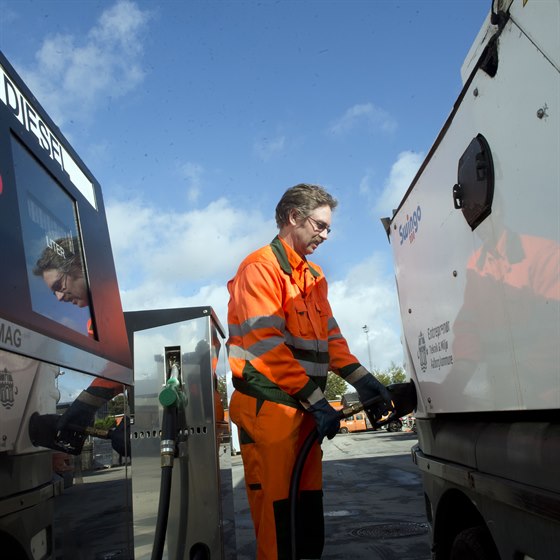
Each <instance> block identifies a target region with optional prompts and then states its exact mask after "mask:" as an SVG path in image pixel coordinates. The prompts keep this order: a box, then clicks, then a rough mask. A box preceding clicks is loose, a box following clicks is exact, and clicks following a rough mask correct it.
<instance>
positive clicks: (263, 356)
mask: <svg viewBox="0 0 560 560" xmlns="http://www.w3.org/2000/svg"><path fill="white" fill-rule="evenodd" d="M228 290H229V292H230V302H229V306H228V327H229V339H228V342H227V348H228V357H229V362H230V366H231V369H232V378H233V385H234V387H235V388H236V391H235V392H234V394H233V396H232V399H231V403H230V415H231V419H232V421H233V422H235V423H236V424H237V425H238V426H239V428H240V443H241V454H242V457H243V464H244V469H245V477H246V485H247V493H248V496H249V503H250V506H251V514H252V517H253V522H254V524H255V529H256V531H257V549H258V553H257V558H258V560H264V559H266V560H277V559H280V560H282V559H284V558H289V557H290V539H289V531H287V529H286V528H287V527H288V528H289V504H288V496H289V483H290V478H291V473H292V469H293V466H294V463H295V459H296V457H297V454H298V452H299V449H300V448H301V445H302V444H303V442H304V440H305V438H306V436H307V435H308V434H309V432H310V431H311V430H312V429H314V428H315V424H314V420H313V417H312V416H311V415H310V414H306V413H305V412H304V410H303V407H302V404H301V402H302V401H303V402H304V403H305V402H307V403H310V404H312V403H313V402H315V401H313V399H318V398H321V397H324V395H323V393H322V390H324V388H325V385H326V380H327V373H328V371H329V369H330V370H333V371H335V372H336V373H339V374H340V375H341V376H342V377H347V376H348V375H350V374H351V373H352V372H353V371H354V370H355V369H356V368H358V367H359V363H358V360H357V359H356V357H355V356H353V355H352V354H351V353H350V351H349V349H348V344H347V342H346V340H345V339H344V337H343V336H342V335H341V333H340V329H339V327H338V325H337V323H336V321H335V320H334V317H333V316H332V311H331V308H330V305H329V302H328V299H327V293H328V288H327V282H326V279H325V277H324V275H323V273H322V271H321V269H320V268H319V267H317V266H316V265H314V264H310V263H308V262H307V260H306V259H302V258H301V257H300V256H299V255H298V254H297V253H295V251H293V249H291V248H290V247H289V246H287V245H286V244H285V243H284V242H283V241H282V240H281V239H280V238H278V237H276V238H275V239H274V240H273V242H272V243H271V244H270V245H268V246H266V247H263V248H261V249H259V250H258V251H256V252H254V253H252V254H251V255H249V256H248V257H247V258H246V259H245V260H244V261H243V262H242V263H241V265H240V267H239V270H238V272H237V274H236V276H235V277H234V278H233V279H232V280H230V282H229V283H228ZM300 489H301V490H302V494H301V495H302V496H305V498H302V503H300V504H299V508H300V509H299V514H300V515H299V517H300V518H303V519H305V521H306V522H307V525H306V527H305V528H302V532H300V534H301V536H302V539H303V541H305V542H308V543H309V545H310V549H309V550H307V551H306V553H305V554H303V553H302V556H303V557H306V558H319V557H320V554H321V550H322V547H323V512H322V470H321V452H320V446H319V445H318V444H317V445H315V446H314V447H313V449H312V451H311V453H310V455H309V457H308V461H307V463H306V466H305V473H304V476H303V478H302V482H301V485H300Z"/></svg>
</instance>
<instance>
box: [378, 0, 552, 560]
mask: <svg viewBox="0 0 560 560" xmlns="http://www.w3.org/2000/svg"><path fill="white" fill-rule="evenodd" d="M559 67H560V2H558V1H557V0H554V1H552V0H551V1H535V0H513V1H511V0H498V1H494V2H493V3H492V5H491V9H490V13H489V15H488V17H487V19H486V21H485V23H484V24H483V26H482V28H481V30H480V32H479V34H478V36H477V37H476V39H475V40H474V43H473V45H472V47H471V49H470V51H469V53H468V54H467V57H466V59H465V62H464V64H463V66H462V68H461V76H462V81H463V86H462V90H461V92H460V94H459V96H458V99H457V101H456V103H455V104H454V106H453V107H452V110H451V111H450V114H449V117H448V118H447V120H446V122H445V123H444V125H443V127H442V129H441V132H440V133H439V135H438V136H437V138H436V140H435V142H434V144H433V146H432V148H431V149H430V151H429V153H428V154H427V156H426V158H425V160H424V162H423V163H422V165H421V166H420V169H419V171H418V172H417V174H416V176H415V177H414V179H413V181H412V183H411V184H410V186H409V188H408V190H407V192H406V194H405V195H404V197H403V199H402V201H401V202H400V204H399V205H398V207H397V209H396V210H394V211H393V215H392V216H391V217H389V218H385V219H383V220H382V222H383V225H384V227H385V230H386V233H387V235H388V237H389V241H390V244H391V248H392V253H393V260H394V268H395V278H396V284H397V292H398V299H399V307H400V316H401V322H402V340H403V347H404V355H405V362H406V368H407V371H408V372H409V373H410V375H411V378H412V380H413V382H414V384H415V386H416V391H417V397H418V404H417V410H416V424H417V432H418V444H417V445H416V446H415V447H413V449H412V456H413V460H414V461H415V463H416V464H417V466H418V467H419V469H420V470H421V472H422V476H423V487H424V493H425V503H426V515H427V519H428V522H429V524H430V527H431V540H432V551H433V552H432V553H433V558H434V559H436V560H442V559H449V558H450V559H454V560H456V559H459V558H461V559H462V558H465V559H467V558H468V559H469V560H472V559H482V558H484V559H514V558H515V559H519V560H521V559H526V560H529V559H542V560H547V559H551V558H558V557H559V556H560V552H559V550H560V476H559V475H558V463H559V461H560V351H559V342H560V305H559V303H560V245H559V233H560V226H559V223H560V221H559V210H560V195H559V192H560V163H559V162H560V158H559V154H560V116H559V115H560V77H559Z"/></svg>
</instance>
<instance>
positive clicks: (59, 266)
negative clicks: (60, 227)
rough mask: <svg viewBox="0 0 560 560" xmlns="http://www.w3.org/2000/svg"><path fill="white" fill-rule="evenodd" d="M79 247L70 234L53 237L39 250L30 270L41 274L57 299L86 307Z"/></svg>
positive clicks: (86, 297)
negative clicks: (48, 243)
mask: <svg viewBox="0 0 560 560" xmlns="http://www.w3.org/2000/svg"><path fill="white" fill-rule="evenodd" d="M78 247H79V245H78V241H77V239H75V238H74V239H73V238H71V237H63V238H60V239H57V240H56V241H52V242H51V244H50V245H49V246H48V247H46V248H45V249H44V250H43V252H42V253H41V256H40V257H39V260H38V261H37V262H36V264H35V267H34V269H33V274H35V275H36V276H41V277H42V278H43V280H44V282H45V284H46V285H47V287H48V288H49V290H51V291H52V293H53V294H54V295H55V297H56V299H58V301H62V302H68V303H72V304H74V305H76V306H78V307H86V306H88V305H89V296H88V289H87V284H86V279H85V277H84V270H83V266H82V259H81V257H80V253H79V251H78Z"/></svg>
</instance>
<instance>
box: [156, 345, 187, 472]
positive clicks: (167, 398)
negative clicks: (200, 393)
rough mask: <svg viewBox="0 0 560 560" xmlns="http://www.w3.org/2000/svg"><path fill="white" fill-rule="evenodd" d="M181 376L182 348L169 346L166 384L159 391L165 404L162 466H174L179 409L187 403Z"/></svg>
mask: <svg viewBox="0 0 560 560" xmlns="http://www.w3.org/2000/svg"><path fill="white" fill-rule="evenodd" d="M181 377H182V376H181V348H180V347H179V346H168V347H166V348H165V385H164V386H163V388H162V390H161V391H160V393H159V402H160V404H161V405H162V406H163V420H162V426H161V444H160V453H161V467H162V468H164V467H171V468H172V467H173V460H174V458H175V440H176V436H177V414H178V409H179V408H182V407H184V406H185V405H186V397H185V393H184V392H183V389H182V385H183V383H182V378H181Z"/></svg>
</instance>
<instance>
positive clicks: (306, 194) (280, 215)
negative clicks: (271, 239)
mask: <svg viewBox="0 0 560 560" xmlns="http://www.w3.org/2000/svg"><path fill="white" fill-rule="evenodd" d="M337 205H338V201H337V200H336V199H335V198H333V197H332V196H331V195H330V194H329V193H328V192H327V191H326V190H325V189H324V188H323V187H321V186H320V185H310V184H307V183H300V184H299V185H295V186H294V187H291V188H289V189H288V190H287V191H286V192H285V193H284V195H283V196H282V198H281V199H280V202H279V203H278V204H277V205H276V225H277V226H278V227H279V228H281V227H282V226H285V225H286V224H288V223H289V219H290V212H291V211H292V210H296V211H297V212H298V214H299V215H300V216H301V217H302V218H307V216H309V215H310V214H311V212H313V210H315V208H319V207H320V206H329V207H330V209H331V210H334V209H335V208H336V207H337Z"/></svg>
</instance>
